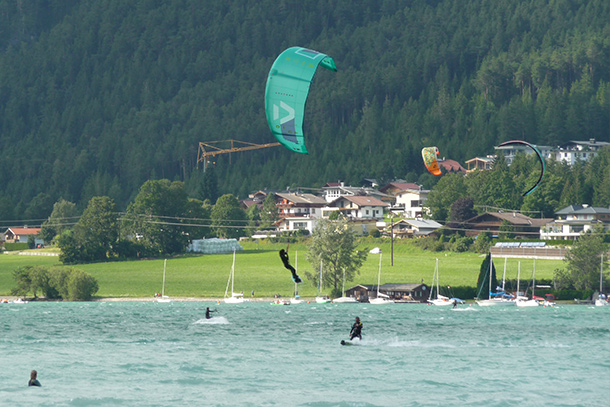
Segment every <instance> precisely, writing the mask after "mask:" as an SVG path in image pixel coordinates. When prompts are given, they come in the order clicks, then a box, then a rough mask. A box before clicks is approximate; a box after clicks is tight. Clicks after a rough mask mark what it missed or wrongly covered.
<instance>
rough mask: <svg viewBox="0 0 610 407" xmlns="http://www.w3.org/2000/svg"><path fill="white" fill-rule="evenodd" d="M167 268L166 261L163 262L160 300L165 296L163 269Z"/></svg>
mask: <svg viewBox="0 0 610 407" xmlns="http://www.w3.org/2000/svg"><path fill="white" fill-rule="evenodd" d="M166 266H167V259H165V261H164V262H163V286H162V287H161V298H163V296H164V295H165V269H166Z"/></svg>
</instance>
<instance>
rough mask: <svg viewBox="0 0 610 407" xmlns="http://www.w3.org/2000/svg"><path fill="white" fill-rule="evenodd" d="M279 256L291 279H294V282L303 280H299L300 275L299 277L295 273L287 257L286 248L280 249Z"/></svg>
mask: <svg viewBox="0 0 610 407" xmlns="http://www.w3.org/2000/svg"><path fill="white" fill-rule="evenodd" d="M280 258H281V259H282V262H283V263H284V267H286V268H287V269H288V270H290V272H291V273H292V281H294V282H295V283H301V282H303V280H301V277H299V276H298V275H297V271H296V270H295V269H294V267H292V266H291V265H290V260H289V258H288V252H287V251H286V250H284V249H282V250H280Z"/></svg>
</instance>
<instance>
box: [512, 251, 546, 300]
mask: <svg viewBox="0 0 610 407" xmlns="http://www.w3.org/2000/svg"><path fill="white" fill-rule="evenodd" d="M535 276H536V259H534V270H533V271H532V281H533V285H535V284H536V277H535ZM520 279H521V262H519V270H518V272H517V299H516V300H515V305H516V306H517V307H537V306H539V305H540V303H539V302H538V301H536V300H535V299H533V298H532V299H531V300H530V299H529V298H527V297H525V296H521V295H519V280H520ZM533 295H534V288H532V296H533Z"/></svg>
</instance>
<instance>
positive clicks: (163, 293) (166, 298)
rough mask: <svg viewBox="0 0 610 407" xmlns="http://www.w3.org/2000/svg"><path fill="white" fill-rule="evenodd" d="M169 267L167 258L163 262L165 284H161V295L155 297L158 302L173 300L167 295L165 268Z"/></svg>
mask: <svg viewBox="0 0 610 407" xmlns="http://www.w3.org/2000/svg"><path fill="white" fill-rule="evenodd" d="M166 268H167V259H165V261H164V262H163V285H162V286H161V296H160V297H157V298H155V301H157V302H172V300H171V298H169V297H168V296H167V295H165V269H166Z"/></svg>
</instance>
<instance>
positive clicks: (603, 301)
mask: <svg viewBox="0 0 610 407" xmlns="http://www.w3.org/2000/svg"><path fill="white" fill-rule="evenodd" d="M603 279H604V254H603V253H602V258H601V262H600V265H599V296H598V297H597V299H596V300H595V306H596V307H605V306H607V305H608V298H607V297H606V296H605V295H604V293H603V291H602V289H603V283H604V280H603Z"/></svg>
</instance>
